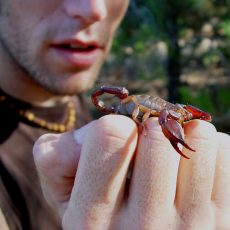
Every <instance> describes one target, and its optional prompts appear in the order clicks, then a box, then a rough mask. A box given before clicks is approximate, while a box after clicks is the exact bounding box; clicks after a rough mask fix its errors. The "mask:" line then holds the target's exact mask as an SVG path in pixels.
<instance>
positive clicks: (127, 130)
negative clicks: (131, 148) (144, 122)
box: [95, 115, 137, 141]
mask: <svg viewBox="0 0 230 230" xmlns="http://www.w3.org/2000/svg"><path fill="white" fill-rule="evenodd" d="M95 130H96V131H97V133H99V134H100V135H101V137H103V138H110V137H113V138H114V139H117V141H126V140H127V139H128V138H130V137H131V136H132V134H135V133H136V132H137V127H136V124H135V123H134V122H133V121H132V120H131V119H130V118H128V117H125V116H123V115H107V116H103V117H102V118H100V119H99V120H98V121H97V123H96V129H95ZM98 136H99V135H98Z"/></svg>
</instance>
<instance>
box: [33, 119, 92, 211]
mask: <svg viewBox="0 0 230 230" xmlns="http://www.w3.org/2000/svg"><path fill="white" fill-rule="evenodd" d="M93 123H94V122H91V123H89V124H87V125H86V126H84V127H82V128H81V129H78V130H76V131H74V132H67V133H64V134H45V135H43V136H41V137H40V138H39V139H38V140H37V141H36V142H35V145H34V148H33V156H34V161H35V165H36V168H37V171H38V174H39V178H40V182H41V186H42V191H43V193H44V196H45V198H46V200H47V201H48V203H50V205H51V206H53V207H54V208H55V209H56V208H57V209H58V210H59V213H60V215H61V216H62V213H63V212H64V211H65V209H66V205H67V203H68V201H69V198H70V194H71V191H72V187H73V183H74V179H75V175H76V171H77V167H78V162H79V158H80V153H81V146H82V142H83V140H84V137H85V135H86V134H87V132H88V130H89V129H90V127H91V126H92V124H93Z"/></svg>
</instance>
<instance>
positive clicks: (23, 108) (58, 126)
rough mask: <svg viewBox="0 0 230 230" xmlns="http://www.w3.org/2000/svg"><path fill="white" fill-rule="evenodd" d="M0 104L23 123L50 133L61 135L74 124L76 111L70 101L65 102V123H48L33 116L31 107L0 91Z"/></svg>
mask: <svg viewBox="0 0 230 230" xmlns="http://www.w3.org/2000/svg"><path fill="white" fill-rule="evenodd" d="M0 103H3V104H4V105H5V107H7V108H10V109H12V110H14V112H15V113H16V114H17V115H18V116H20V117H21V118H22V121H23V122H25V123H28V124H32V125H34V126H37V127H40V128H43V129H47V130H49V131H52V132H59V133H62V132H66V131H68V130H71V129H73V128H74V125H75V122H76V109H75V106H74V102H73V100H72V99H70V100H69V101H68V102H67V105H66V106H67V115H66V121H65V122H63V123H57V122H50V121H46V120H45V119H43V118H40V117H37V116H35V114H34V113H32V112H31V111H30V110H29V109H30V108H31V107H32V106H31V105H30V104H28V103H26V102H23V101H20V100H18V99H16V98H13V97H11V96H9V95H8V94H6V93H5V92H3V91H1V90H0Z"/></svg>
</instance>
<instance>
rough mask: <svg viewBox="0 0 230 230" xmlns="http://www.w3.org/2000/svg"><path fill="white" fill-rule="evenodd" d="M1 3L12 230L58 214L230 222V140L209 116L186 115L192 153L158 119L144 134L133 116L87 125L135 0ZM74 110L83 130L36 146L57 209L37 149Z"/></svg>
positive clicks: (213, 224)
mask: <svg viewBox="0 0 230 230" xmlns="http://www.w3.org/2000/svg"><path fill="white" fill-rule="evenodd" d="M0 1H1V4H0V7H1V12H0V13H1V16H0V37H1V54H0V55H1V61H0V63H1V64H0V65H1V70H2V71H1V74H0V76H1V82H0V84H1V89H2V91H3V92H2V97H1V98H2V101H3V102H2V107H3V108H4V110H3V111H4V113H3V114H4V117H2V119H1V122H2V127H3V130H4V134H2V136H3V138H2V142H3V144H2V146H1V149H0V151H1V161H2V164H1V165H2V166H1V169H2V170H1V175H2V182H1V187H2V189H1V191H3V192H2V194H1V207H2V212H3V215H2V218H1V219H2V225H3V226H6V224H5V225H4V222H7V224H8V225H9V226H10V228H11V229H18V228H19V229H20V227H21V229H58V226H59V221H60V223H61V224H60V225H61V226H62V228H63V229H108V228H112V229H214V228H217V227H219V228H222V229H224V228H225V229H227V228H229V226H230V224H229V213H230V210H229V207H230V205H229V202H230V200H229V197H230V196H229V193H230V170H229V167H228V165H229V162H230V159H229V156H228V154H227V152H229V149H230V146H229V136H227V135H225V134H220V133H217V132H216V130H215V128H214V127H213V126H212V125H211V124H209V123H207V122H199V121H194V122H190V123H188V124H187V125H186V126H185V133H186V142H187V143H189V144H190V145H191V146H192V147H193V148H194V149H196V153H194V154H193V155H192V159H191V160H189V161H188V160H185V159H180V158H179V156H178V154H177V153H176V152H175V151H174V150H173V149H172V147H171V145H170V144H169V142H168V140H166V139H165V137H164V136H163V134H162V132H161V130H160V128H159V124H158V123H157V122H156V120H155V119H149V120H148V121H147V122H146V127H147V128H146V130H147V135H146V136H142V135H139V137H138V132H137V128H136V125H135V124H134V122H133V121H132V120H130V119H129V118H126V117H123V116H104V117H103V118H101V119H99V120H97V121H92V122H91V123H89V124H87V125H85V126H83V124H84V123H86V122H87V121H86V120H87V119H85V118H86V115H87V114H86V112H83V115H81V114H79V113H80V111H84V110H83V109H84V106H83V103H82V99H81V96H80V94H81V93H83V92H84V91H85V90H86V89H88V88H90V87H91V86H92V85H93V83H94V81H95V79H96V77H97V74H98V71H99V69H100V67H101V65H102V63H103V61H104V59H105V57H106V54H107V53H108V51H109V48H110V45H111V42H112V38H113V35H114V32H115V31H116V29H117V27H118V25H119V23H120V21H121V19H122V17H123V15H124V13H125V11H126V8H127V5H128V1H124V0H118V1H112V0H75V1H74V0H52V1H51V2H47V1H45V0H39V1H38V0H35V1H33V2H31V1H30V0H21V1H18V0H0ZM71 94H78V97H77V99H76V98H72V97H71V96H68V97H67V96H66V95H71ZM19 100H20V101H19ZM72 100H74V102H72ZM25 102H27V103H25ZM74 108H76V109H77V121H76V123H77V124H76V126H77V127H80V126H83V127H82V128H80V129H79V128H78V129H76V130H75V131H74V132H72V131H70V132H66V133H64V134H46V135H45V136H42V137H41V138H40V139H39V140H38V141H37V142H36V145H35V146H34V159H35V163H36V166H37V170H38V172H39V176H40V180H41V185H42V189H43V193H44V195H45V198H46V199H47V200H48V202H49V203H50V204H51V206H52V207H53V208H54V211H51V210H50V209H48V206H47V205H46V203H45V201H44V200H43V198H42V196H41V193H40V189H39V184H38V183H37V181H36V179H37V178H36V174H35V172H34V171H35V169H34V165H33V160H32V158H31V157H32V156H31V155H32V154H31V152H32V145H33V142H34V140H35V139H36V138H37V137H38V136H39V135H41V134H43V133H45V132H50V131H51V130H52V131H55V130H56V131H60V132H62V131H68V130H69V129H71V128H72V127H73V123H74V119H73V115H74V113H75V112H74V111H75V110H74ZM66 111H67V112H66ZM44 113H45V114H44ZM54 115H55V117H53V116H54ZM51 118H52V119H51ZM6 121H7V127H6V128H5V125H4V124H5V123H6ZM21 121H23V122H24V123H23V122H21ZM34 126H36V127H34ZM41 127H43V129H41ZM45 129H46V131H45ZM137 139H138V142H137ZM183 151H187V150H183ZM186 154H187V155H188V154H189V153H186ZM134 160H135V161H134ZM131 162H133V169H131V171H130V174H131V175H130V176H129V177H128V179H127V172H128V169H129V168H130V165H132V163H131ZM2 172H3V173H2ZM9 175H11V176H9ZM8 178H10V179H8ZM8 201H9V202H8ZM56 213H58V215H55V214H56ZM11 214H14V215H13V216H12V219H10V218H8V216H9V217H10V215H11ZM4 219H5V221H4Z"/></svg>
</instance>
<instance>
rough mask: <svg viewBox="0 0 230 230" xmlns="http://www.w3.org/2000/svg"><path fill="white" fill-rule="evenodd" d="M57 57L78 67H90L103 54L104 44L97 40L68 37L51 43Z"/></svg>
mask: <svg viewBox="0 0 230 230" xmlns="http://www.w3.org/2000/svg"><path fill="white" fill-rule="evenodd" d="M51 48H52V50H53V51H54V52H55V57H56V58H58V59H59V60H60V61H61V62H62V63H66V64H67V65H71V66H74V67H77V68H88V67H90V66H91V65H92V64H93V63H94V62H95V61H96V60H97V59H98V58H99V56H100V55H101V53H102V51H103V46H102V45H101V44H99V42H96V41H81V40H77V39H66V40H61V41H55V42H53V43H51Z"/></svg>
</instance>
